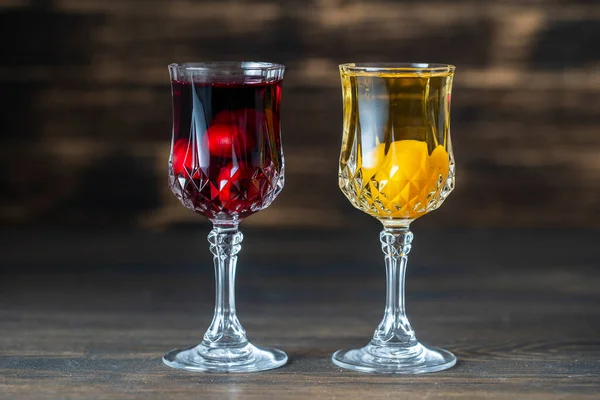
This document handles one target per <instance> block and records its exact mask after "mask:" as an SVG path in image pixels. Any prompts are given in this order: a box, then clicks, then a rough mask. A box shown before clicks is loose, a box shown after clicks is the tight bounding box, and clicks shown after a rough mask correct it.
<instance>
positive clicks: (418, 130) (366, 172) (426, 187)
mask: <svg viewBox="0 0 600 400" xmlns="http://www.w3.org/2000/svg"><path fill="white" fill-rule="evenodd" d="M451 86H452V73H448V72H444V73H415V72H409V73H393V74H381V73H375V72H359V73H353V74H346V73H345V72H342V90H343V96H344V138H343V143H342V152H341V156H340V171H339V185H340V188H341V189H342V192H343V193H344V194H345V195H346V197H348V199H349V200H350V201H351V203H352V204H353V205H354V206H355V207H357V208H358V209H360V210H362V211H363V212H365V213H367V214H370V215H372V216H374V217H377V218H379V219H382V220H392V222H394V221H395V220H396V222H398V223H399V224H400V225H402V224H404V223H406V222H410V221H412V220H414V219H415V218H417V217H420V216H421V215H423V214H426V213H428V212H429V211H432V210H434V209H436V208H438V207H439V206H440V205H441V204H442V202H443V201H444V199H445V198H446V196H447V195H448V194H449V193H450V191H451V190H452V189H453V187H454V159H453V155H452V146H451V143H450V131H449V127H450V123H449V121H450V91H451Z"/></svg>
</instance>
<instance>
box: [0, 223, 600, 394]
mask: <svg viewBox="0 0 600 400" xmlns="http://www.w3.org/2000/svg"><path fill="white" fill-rule="evenodd" d="M448 236H450V235H448ZM513 236H514V232H511V231H507V232H505V233H504V234H496V236H495V237H494V241H489V242H488V247H487V248H486V251H485V253H486V254H488V255H490V257H493V256H492V255H493V254H494V250H495V249H497V245H499V244H500V245H501V246H500V247H502V244H510V238H511V237H513ZM572 237H575V240H573V246H572V247H571V250H572V251H573V253H574V254H577V253H581V255H580V257H579V258H577V257H575V258H574V259H573V260H577V261H571V259H569V258H568V257H562V258H561V257H558V258H555V259H554V262H553V263H548V264H545V266H546V268H539V267H537V266H535V265H533V263H535V262H536V261H535V259H534V258H526V259H525V261H524V262H522V263H516V264H513V263H511V262H510V260H506V259H502V258H498V264H493V265H492V266H491V267H490V265H488V263H487V262H485V261H482V259H481V258H479V257H476V256H473V257H459V256H458V255H456V256H454V255H452V253H446V252H437V253H436V252H434V253H432V254H430V255H429V256H428V257H426V255H425V254H424V253H418V252H416V253H415V255H414V257H412V259H413V261H414V262H413V263H412V264H410V266H411V267H413V270H411V269H410V267H409V277H408V293H407V296H408V313H409V316H410V318H411V321H412V323H413V326H414V328H415V329H416V332H417V334H418V336H419V338H420V339H421V340H422V341H423V342H425V343H432V344H435V345H438V346H442V347H445V348H448V349H450V350H452V351H453V352H455V354H456V355H457V357H458V360H459V361H458V364H457V365H456V367H454V368H452V369H451V370H448V371H444V372H440V373H435V374H430V375H424V376H378V375H370V374H360V373H353V372H348V371H344V370H342V369H340V368H337V367H336V366H334V365H333V364H332V363H331V362H330V361H329V357H330V356H331V353H332V352H333V351H334V350H336V349H338V348H342V347H346V346H358V345H361V344H364V343H365V342H366V341H367V340H368V338H369V337H370V335H371V333H372V330H373V329H374V327H375V326H376V324H377V323H378V322H379V318H380V317H381V313H382V308H383V296H384V293H383V289H384V282H383V279H384V278H383V268H382V267H381V268H379V269H376V268H374V267H372V268H367V267H368V265H362V267H363V268H364V270H363V273H361V272H360V271H361V270H360V269H359V268H356V267H352V266H350V265H349V271H350V272H349V273H348V274H345V273H342V271H344V269H343V268H339V266H336V267H335V268H332V269H330V270H327V269H326V268H325V269H324V270H319V269H310V270H309V269H304V270H295V271H294V270H289V271H288V270H286V269H281V268H279V269H278V268H277V267H275V266H273V267H268V266H262V267H258V266H257V265H256V264H253V263H246V264H242V265H241V266H240V279H239V281H238V311H239V314H240V318H241V320H242V323H243V324H244V326H245V328H246V330H247V331H248V333H249V337H250V339H251V340H252V341H253V342H255V343H256V344H258V345H269V346H275V347H279V348H282V349H284V350H285V351H287V352H288V354H289V357H290V363H289V364H288V365H287V366H285V367H284V368H281V369H278V370H274V371H270V372H266V373H257V374H246V375H221V374H194V373H186V372H180V371H176V370H172V369H169V368H167V367H166V366H164V365H162V363H161V361H160V357H161V356H162V355H163V354H164V353H165V352H166V351H167V350H170V349H172V348H176V347H180V346H186V345H191V344H195V343H196V342H198V341H199V340H200V338H201V336H202V334H203V330H204V329H205V328H206V327H207V326H208V323H209V322H210V318H211V314H212V301H213V298H212V297H213V290H212V285H213V281H212V276H211V275H210V266H209V262H210V260H209V258H208V257H207V256H206V257H203V258H201V261H200V263H201V264H206V268H205V269H204V272H201V271H200V272H197V273H195V274H191V273H190V272H189V271H188V272H185V273H182V272H181V270H179V272H175V271H177V269H175V271H173V272H170V273H169V272H167V271H165V270H163V271H162V272H161V273H160V274H158V273H157V272H156V271H157V270H156V269H155V268H151V265H150V264H144V265H146V266H147V267H148V271H154V272H153V273H150V272H146V273H143V272H142V269H143V268H141V269H139V270H137V272H135V273H134V272H131V271H130V272H122V273H116V272H115V270H114V269H113V270H112V272H106V273H94V274H90V273H85V272H83V271H82V272H80V273H76V274H73V273H70V274H59V273H58V272H57V273H55V274H52V273H50V271H52V267H51V265H50V264H46V265H48V268H49V270H48V273H47V274H40V273H39V272H38V273H36V274H23V273H22V274H15V273H13V274H5V275H2V277H1V280H0V292H1V293H2V296H1V297H0V397H2V398H36V399H39V398H48V399H59V398H60V399H99V398H102V399H134V398H144V399H164V398H169V399H185V398H200V399H267V398H273V399H340V398H349V399H364V398H373V399H387V398H401V399H404V398H406V399H438V398H460V399H514V398H527V399H551V400H554V399H597V398H598V393H599V392H600V340H599V339H598V338H599V337H600V336H599V334H600V307H599V304H600V292H599V290H598V288H599V287H600V273H599V272H598V270H597V268H596V267H597V262H598V257H597V253H593V252H592V253H589V254H588V255H587V256H585V255H584V249H585V248H587V247H588V245H587V244H586V239H585V237H586V235H580V236H578V237H579V240H577V236H576V235H575V236H573V235H572ZM417 238H418V236H417ZM561 238H562V235H561V234H558V233H556V234H554V235H551V234H549V233H546V237H545V238H544V236H543V235H540V245H541V247H545V248H551V246H550V243H552V241H555V242H556V243H558V242H561V240H560V239H561ZM460 239H461V240H462V239H464V236H463V237H461V238H460ZM115 240H116V241H121V240H122V239H119V238H117V239H115ZM416 242H417V243H418V241H416ZM454 244H455V245H456V243H454ZM479 246H480V247H482V246H483V245H482V244H479ZM417 248H418V247H417ZM556 248H558V247H557V246H556ZM456 249H459V247H456ZM590 251H591V250H590ZM593 254H595V256H594V255H593ZM378 256H379V254H378V253H376V252H373V253H372V257H373V264H374V265H375V264H376V261H377V257H378ZM64 257H65V258H66V256H64ZM546 261H547V260H543V259H541V258H540V259H539V261H538V262H544V263H545V262H546ZM12 262H15V259H13V260H12ZM30 262H38V263H41V265H43V261H42V260H38V261H34V260H33V259H30ZM55 262H56V260H55ZM103 262H108V261H106V260H105V261H103ZM253 262H254V261H253ZM106 265H107V267H108V266H109V264H106ZM144 265H141V266H140V267H143V266H144ZM486 265H487V266H486ZM54 269H56V268H54ZM107 270H109V268H107ZM38 271H39V269H38Z"/></svg>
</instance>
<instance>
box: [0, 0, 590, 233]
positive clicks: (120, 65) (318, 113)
mask: <svg viewBox="0 0 600 400" xmlns="http://www.w3.org/2000/svg"><path fill="white" fill-rule="evenodd" d="M0 26H2V32H3V34H2V35H1V36H0V54H2V57H0V85H1V90H0V93H1V97H2V112H1V113H0V129H1V132H2V135H1V139H0V154H1V155H0V185H1V186H2V191H1V192H0V193H1V194H0V223H1V224H2V225H5V226H18V227H39V226H44V225H52V226H67V227H73V226H75V227H82V226H83V227H118V226H124V227H141V228H152V229H162V228H165V227H170V226H174V225H177V224H181V223H183V224H202V223H205V222H204V221H203V220H202V218H200V217H195V216H194V215H192V214H191V213H190V212H188V211H187V210H185V209H184V208H183V207H182V206H180V205H179V203H178V202H177V200H176V199H175V197H174V196H173V195H172V194H171V193H170V192H169V190H168V188H167V184H166V181H167V179H166V163H167V157H168V154H167V153H168V149H169V140H170V123H171V122H170V118H171V108H170V107H171V105H170V92H169V82H168V74H167V69H166V66H167V64H168V63H170V62H184V61H200V60H269V61H275V62H282V63H285V64H286V65H287V66H288V70H287V73H286V77H285V82H284V97H283V117H282V123H283V132H284V149H285V153H286V157H287V170H286V172H287V183H286V188H285V189H284V191H283V193H282V194H281V196H280V198H279V199H278V200H277V201H276V202H275V203H274V205H273V206H272V207H271V208H270V209H269V210H267V211H265V212H263V213H260V214H258V215H255V216H253V217H252V218H250V219H249V220H248V222H247V225H254V226H274V225H277V226H283V227H290V228H294V227H308V228H322V227H332V228H343V227H347V226H356V225H355V224H356V223H357V222H359V221H366V218H367V217H365V216H363V215H361V213H359V212H358V211H355V210H354V209H352V208H351V206H350V205H349V204H348V202H347V200H346V199H345V198H344V197H343V196H342V194H341V193H340V192H339V190H338V189H337V178H336V176H337V158H338V152H339V145H340V137H341V98H340V83H339V77H338V71H337V64H338V63H340V62H348V61H414V62H444V63H452V64H455V65H456V66H457V73H456V80H455V86H454V93H453V100H454V101H453V105H452V107H453V110H452V133H453V139H454V145H455V152H456V159H457V164H458V165H457V170H458V178H457V186H456V190H455V193H454V194H453V195H452V196H451V197H450V198H449V200H448V201H447V203H446V204H445V205H444V206H443V207H442V208H441V209H440V210H439V211H436V213H435V214H434V215H433V216H430V217H427V218H425V219H424V221H423V224H425V225H429V226H433V227H437V226H442V227H595V228H597V227H600V201H598V200H597V199H598V198H599V196H600V185H599V183H600V158H599V151H600V134H599V128H600V74H599V73H598V66H599V65H600V46H598V43H600V3H598V2H597V1H591V0H537V1H536V0H531V1H524V0H505V1H480V0H452V1H442V0H438V1H435V0H427V1H423V0H422V1H410V0H405V1H391V0H387V1H386V0H375V1H367V0H356V1H345V0H311V1H300V2H294V1H291V0H285V1H277V0H263V1H244V0H234V1H224V0H212V1H192V0H169V1H164V0H55V1H50V0H48V1H43V0H3V1H0Z"/></svg>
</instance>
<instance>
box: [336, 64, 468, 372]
mask: <svg viewBox="0 0 600 400" xmlns="http://www.w3.org/2000/svg"><path fill="white" fill-rule="evenodd" d="M454 69H455V68H454V66H452V65H445V64H368V63H366V64H342V65H340V74H341V80H342V95H343V109H344V117H343V118H344V124H343V139H342V149H341V155H340V163H339V186H340V189H341V190H342V192H343V193H344V195H345V196H346V197H347V198H348V200H350V202H351V203H352V205H353V206H354V207H356V208H358V209H359V210H361V211H362V212H364V213H367V214H369V215H371V216H373V217H375V218H377V219H378V220H379V221H380V222H381V223H382V224H383V230H382V231H381V234H380V240H381V248H382V250H383V253H384V256H385V268H386V275H387V286H386V292H387V293H386V305H385V312H384V316H383V320H382V321H381V323H380V324H379V326H378V327H377V329H376V330H375V333H374V335H373V338H372V339H371V341H370V343H368V344H367V345H366V346H365V347H362V348H359V349H349V350H339V351H337V352H336V353H334V354H333V356H332V360H333V362H334V363H335V364H336V365H338V366H340V367H343V368H348V369H351V370H356V371H362V372H378V373H406V374H416V373H424V372H434V371H440V370H443V369H447V368H450V367H452V366H453V365H454V364H455V363H456V357H455V356H454V355H453V354H452V353H450V352H449V351H446V350H442V349H435V348H427V347H425V346H423V345H422V344H420V343H419V341H418V340H417V337H416V335H415V332H414V331H413V329H412V328H411V326H410V323H409V321H408V318H407V317H406V313H405V304H404V276H405V271H406V265H407V260H408V258H407V257H408V253H409V252H410V249H411V242H412V240H413V234H412V233H411V231H410V224H411V222H412V221H414V220H415V219H417V218H419V217H421V216H423V215H425V214H427V213H429V212H431V211H433V210H435V209H437V208H438V207H440V206H441V205H442V203H443V202H444V200H445V199H446V197H448V195H449V194H450V192H451V191H452V190H453V188H454V176H455V167H454V156H453V154H452V142H451V139H450V100H451V90H452V80H453V77H454Z"/></svg>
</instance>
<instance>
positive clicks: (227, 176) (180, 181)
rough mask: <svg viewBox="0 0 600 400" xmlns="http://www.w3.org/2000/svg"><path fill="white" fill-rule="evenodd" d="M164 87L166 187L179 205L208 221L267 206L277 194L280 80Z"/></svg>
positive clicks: (280, 167) (236, 216)
mask: <svg viewBox="0 0 600 400" xmlns="http://www.w3.org/2000/svg"><path fill="white" fill-rule="evenodd" d="M171 85H172V90H173V144H172V149H171V158H170V160H169V186H170V187H171V190H172V191H173V193H175V195H176V196H177V198H178V199H179V200H180V201H181V203H182V204H183V205H184V206H185V207H187V208H189V209H190V210H193V211H195V212H197V213H200V214H202V215H204V216H206V217H208V218H210V219H211V220H212V221H217V220H219V221H232V220H240V219H242V218H245V217H247V216H248V215H250V214H253V213H255V212H257V211H260V210H262V209H263V208H266V207H267V206H269V204H271V202H272V201H273V200H274V199H275V197H276V196H277V195H278V194H279V192H280V191H281V189H282V188H283V154H282V150H281V139H280V127H279V101H280V99H281V80H279V81H276V82H268V83H265V82H257V83H248V82H245V83H195V84H191V83H188V82H178V81H173V82H171Z"/></svg>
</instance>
